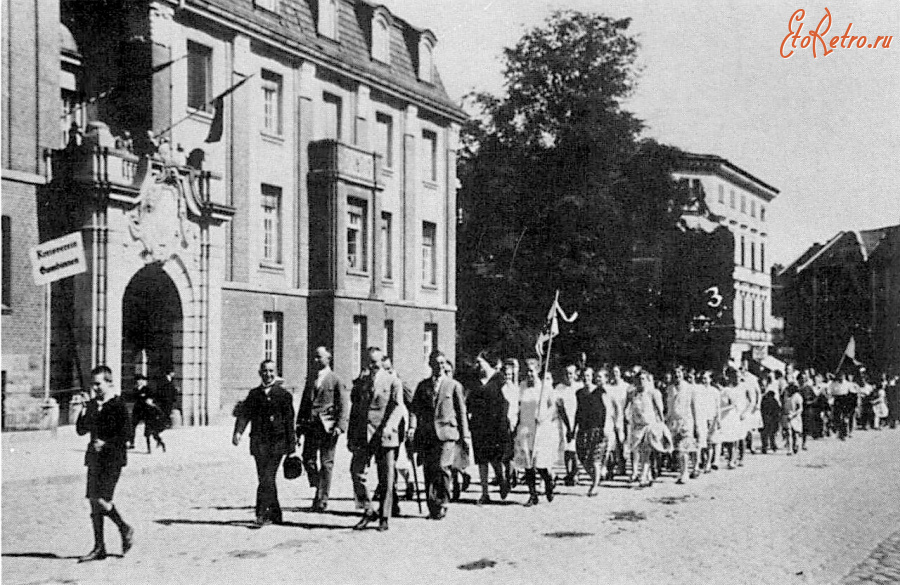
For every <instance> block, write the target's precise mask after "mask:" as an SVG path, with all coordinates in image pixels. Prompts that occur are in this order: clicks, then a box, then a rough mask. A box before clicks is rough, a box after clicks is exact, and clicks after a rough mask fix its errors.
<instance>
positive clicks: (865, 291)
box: [776, 225, 900, 375]
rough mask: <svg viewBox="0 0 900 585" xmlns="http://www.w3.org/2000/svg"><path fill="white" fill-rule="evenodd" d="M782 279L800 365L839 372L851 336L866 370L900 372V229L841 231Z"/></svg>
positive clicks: (791, 343) (787, 330)
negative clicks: (839, 365) (837, 368)
mask: <svg viewBox="0 0 900 585" xmlns="http://www.w3.org/2000/svg"><path fill="white" fill-rule="evenodd" d="M776 278H777V280H778V284H779V288H780V289H781V299H779V303H778V305H779V309H780V312H781V315H782V316H783V318H784V336H785V343H786V345H787V347H789V348H790V349H791V351H792V354H793V356H794V358H795V359H796V361H797V362H798V363H801V364H809V365H812V366H814V367H816V368H817V369H820V370H826V371H833V370H834V368H836V367H837V365H838V364H839V363H840V362H841V356H842V355H843V354H844V351H845V349H846V347H847V344H848V342H849V340H850V338H851V337H852V338H853V339H854V343H855V346H856V359H857V360H858V361H860V362H861V363H862V364H863V365H865V366H866V367H867V368H869V369H870V370H874V371H877V372H887V373H889V374H891V375H896V374H900V225H895V226H890V227H884V228H879V229H873V230H862V231H842V232H838V233H837V234H835V236H834V237H832V238H831V239H830V240H828V242H826V243H825V244H824V245H822V244H815V245H813V246H812V247H811V248H810V249H809V250H807V251H806V252H804V253H803V254H802V255H801V256H800V257H799V258H798V259H797V260H795V261H794V262H793V263H792V264H790V265H789V266H787V267H786V268H784V269H783V270H781V272H780V273H779V274H778V275H777V277H776Z"/></svg>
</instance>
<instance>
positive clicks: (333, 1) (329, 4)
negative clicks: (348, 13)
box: [319, 0, 338, 40]
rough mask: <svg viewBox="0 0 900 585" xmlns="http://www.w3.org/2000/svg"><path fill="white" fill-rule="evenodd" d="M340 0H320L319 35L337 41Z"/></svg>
mask: <svg viewBox="0 0 900 585" xmlns="http://www.w3.org/2000/svg"><path fill="white" fill-rule="evenodd" d="M337 28H338V0H319V34H320V35H322V36H323V37H328V38H329V39H332V40H337V38H338V34H337Z"/></svg>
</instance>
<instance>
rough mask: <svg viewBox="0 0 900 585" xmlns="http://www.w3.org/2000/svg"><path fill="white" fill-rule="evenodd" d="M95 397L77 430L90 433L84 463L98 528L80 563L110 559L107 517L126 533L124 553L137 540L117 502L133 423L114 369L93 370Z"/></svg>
mask: <svg viewBox="0 0 900 585" xmlns="http://www.w3.org/2000/svg"><path fill="white" fill-rule="evenodd" d="M91 390H92V391H93V394H94V396H93V398H91V399H90V401H88V402H87V404H86V406H85V407H84V409H82V411H81V412H80V413H79V415H78V420H77V421H76V422H75V430H76V432H77V433H78V434H79V435H86V434H90V442H89V443H88V447H87V452H86V453H85V455H84V464H85V466H86V467H87V493H86V494H85V495H86V497H87V498H88V500H89V501H90V503H91V524H92V526H93V528H94V548H93V549H91V551H90V552H89V553H88V554H86V555H85V556H83V557H81V558H80V559H79V562H86V561H99V560H102V559H105V558H106V543H105V540H104V534H103V518H104V516H109V519H110V520H112V521H113V523H115V525H116V527H117V528H118V529H119V533H120V534H121V536H122V554H125V553H127V552H128V551H129V550H130V549H131V547H132V545H133V543H134V529H133V528H132V527H131V526H130V525H128V524H127V523H126V522H125V520H123V519H122V516H121V514H119V510H118V509H117V508H116V506H115V505H114V504H113V494H114V493H115V490H116V484H117V483H118V482H119V476H120V475H121V473H122V468H123V467H125V466H126V465H127V464H128V448H127V444H128V440H129V439H130V437H131V432H132V426H131V421H130V420H129V417H128V409H127V407H126V406H125V401H124V400H123V399H122V397H121V396H119V393H118V391H117V389H116V387H115V386H114V384H113V376H112V370H110V369H109V368H108V367H107V366H104V365H101V366H97V367H96V368H94V369H93V370H92V371H91Z"/></svg>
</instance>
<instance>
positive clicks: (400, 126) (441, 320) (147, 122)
mask: <svg viewBox="0 0 900 585" xmlns="http://www.w3.org/2000/svg"><path fill="white" fill-rule="evenodd" d="M56 19H57V20H56V26H59V22H60V20H61V22H62V23H63V25H64V27H65V30H68V31H69V32H70V34H71V37H72V42H73V43H74V46H73V47H71V50H70V51H69V55H68V56H69V59H68V61H59V59H60V56H59V54H58V56H57V62H58V67H61V69H58V70H57V75H61V74H60V71H63V72H65V71H66V70H69V71H70V72H71V79H72V83H73V85H74V87H73V89H72V92H71V94H69V93H67V91H68V90H67V88H66V87H62V86H57V87H56V89H55V91H56V92H57V95H59V97H57V98H56V99H58V100H60V101H59V102H57V103H58V104H60V105H61V107H59V108H58V109H57V111H60V110H62V111H63V118H61V121H55V125H54V135H57V136H63V138H62V139H63V140H65V146H64V147H60V148H57V149H56V150H53V152H52V155H51V156H50V171H49V172H50V174H51V179H50V180H49V182H48V184H47V185H46V186H44V187H42V189H41V192H40V193H39V194H38V195H37V199H38V201H39V203H40V205H42V208H41V209H42V213H43V216H41V217H39V218H38V223H39V224H40V239H41V240H42V241H45V240H47V239H51V238H53V237H56V236H58V235H62V234H64V233H70V232H73V231H80V232H81V233H82V235H83V238H84V242H85V248H86V252H87V256H88V265H89V270H88V272H87V273H86V274H82V275H78V276H75V277H72V278H70V279H66V280H63V281H60V282H59V283H56V284H54V285H53V296H52V299H53V300H52V308H53V311H52V331H53V334H52V340H53V346H52V351H51V355H52V368H51V373H52V379H51V390H53V391H55V390H57V389H68V388H73V387H79V386H81V385H82V384H83V383H84V373H85V372H87V371H89V369H90V367H91V366H92V365H95V364H97V363H107V364H108V365H110V366H111V367H112V368H113V371H114V372H116V373H117V374H120V375H121V383H122V385H123V388H126V389H127V388H129V387H130V385H131V384H132V380H133V377H134V375H135V374H136V373H145V374H147V375H148V376H149V377H150V378H151V380H154V379H160V378H161V377H162V375H163V374H164V373H165V371H166V370H169V369H172V370H174V371H175V377H176V383H177V385H178V386H179V388H180V389H181V400H180V404H179V406H180V410H181V412H182V416H183V420H184V422H185V424H207V423H209V422H210V421H214V420H216V419H218V418H219V417H221V416H229V415H230V413H231V406H232V405H233V404H234V403H235V402H236V401H237V400H238V399H240V398H241V397H242V396H243V395H244V394H245V393H246V391H247V389H249V388H250V387H252V386H253V385H255V384H256V383H258V376H257V374H256V370H257V366H258V364H259V362H260V361H261V360H262V359H264V358H265V359H272V360H274V361H275V362H276V363H277V364H278V369H279V371H280V372H281V373H282V376H283V377H284V379H285V381H286V384H287V385H288V386H289V387H291V388H295V389H297V388H301V387H302V385H303V382H304V379H305V377H306V374H307V368H308V365H309V363H310V357H311V355H312V353H313V349H314V348H315V347H316V346H317V345H326V346H328V347H332V348H333V353H334V366H335V371H336V372H337V374H338V375H339V376H340V377H341V378H342V379H344V380H345V381H347V382H349V381H350V380H351V379H352V378H354V377H355V376H356V375H357V374H358V373H359V371H360V369H361V367H362V365H363V364H364V354H365V349H366V347H367V346H372V345H375V346H380V347H382V348H383V349H385V351H386V353H388V354H390V355H392V356H393V357H394V362H395V366H396V368H397V370H398V372H399V373H400V374H401V375H403V376H404V377H406V378H409V379H410V380H412V379H416V378H418V377H419V376H423V375H425V374H426V372H427V365H426V359H425V357H426V355H427V354H428V353H429V352H430V351H432V350H433V349H436V348H438V347H440V348H441V349H443V350H444V351H446V352H447V353H448V354H449V355H450V356H451V357H452V354H453V348H454V341H455V308H456V307H455V296H456V291H455V254H454V252H455V238H456V234H455V226H456V223H455V217H456V213H455V209H456V185H457V181H456V174H455V168H456V161H455V150H456V144H457V140H458V133H459V130H458V129H459V124H460V123H461V122H462V121H463V120H464V114H463V113H462V112H461V110H460V109H459V108H458V106H457V105H455V104H454V103H453V102H452V101H451V100H450V99H449V97H448V96H447V94H446V92H445V90H444V88H443V85H442V84H441V81H440V77H439V76H438V74H437V71H436V69H435V67H434V61H433V54H434V47H435V43H436V39H435V37H434V35H433V34H432V33H431V32H430V31H428V30H421V29H417V28H415V27H413V26H411V25H410V24H409V23H407V22H405V21H403V20H402V19H400V18H398V17H397V16H396V15H394V14H392V13H391V12H390V11H388V10H387V9H386V8H385V7H383V6H379V5H374V4H369V3H367V2H363V1H362V0H256V1H253V0H179V1H171V2H168V1H162V0H159V1H148V0H144V1H134V2H123V3H111V4H106V5H104V8H103V10H102V11H101V10H98V9H96V5H95V6H93V7H91V6H86V5H85V3H83V2H77V1H74V0H62V3H61V6H60V7H59V12H58V14H57V15H56ZM67 63H68V65H67ZM59 64H61V65H59ZM67 68H68V69H67ZM61 79H63V80H64V81H65V79H66V76H65V75H62V77H61ZM5 351H6V343H5V341H4V352H5ZM4 363H5V358H4ZM59 398H60V401H61V402H63V403H64V402H65V401H66V398H67V396H66V395H65V394H64V393H63V394H60V395H59ZM63 418H65V416H64V417H63Z"/></svg>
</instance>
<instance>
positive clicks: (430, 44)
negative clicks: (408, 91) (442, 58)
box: [419, 31, 434, 83]
mask: <svg viewBox="0 0 900 585" xmlns="http://www.w3.org/2000/svg"><path fill="white" fill-rule="evenodd" d="M419 80H420V81H424V82H426V83H434V36H433V35H432V34H431V33H430V32H428V31H425V32H424V33H422V38H420V39H419Z"/></svg>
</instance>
